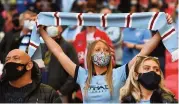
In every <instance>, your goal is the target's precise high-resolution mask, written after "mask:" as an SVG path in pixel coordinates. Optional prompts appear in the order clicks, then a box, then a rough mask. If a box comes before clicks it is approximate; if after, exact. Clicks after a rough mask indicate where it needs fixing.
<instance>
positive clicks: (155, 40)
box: [128, 13, 173, 69]
mask: <svg viewBox="0 0 179 104" xmlns="http://www.w3.org/2000/svg"><path fill="white" fill-rule="evenodd" d="M166 19H167V22H168V24H171V23H173V20H172V17H171V16H170V15H169V14H168V13H166ZM160 40H161V37H160V34H159V32H157V33H156V34H155V35H154V36H153V37H152V39H150V41H148V42H147V43H146V44H145V45H144V47H143V48H142V50H141V51H140V53H139V54H137V55H136V56H135V57H134V58H133V59H132V60H131V61H130V62H129V64H128V67H129V69H130V68H131V67H132V65H133V64H134V62H135V60H136V57H137V56H138V55H139V56H147V55H149V54H150V53H151V52H152V51H153V50H154V49H155V48H156V47H157V45H158V44H159V42H160Z"/></svg>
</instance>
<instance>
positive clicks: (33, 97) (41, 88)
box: [0, 62, 61, 103]
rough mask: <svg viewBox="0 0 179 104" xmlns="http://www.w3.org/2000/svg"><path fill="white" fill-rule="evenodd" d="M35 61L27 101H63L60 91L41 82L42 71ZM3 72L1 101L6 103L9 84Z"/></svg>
mask: <svg viewBox="0 0 179 104" xmlns="http://www.w3.org/2000/svg"><path fill="white" fill-rule="evenodd" d="M33 63H34V66H33V68H32V80H33V83H32V87H30V89H28V90H27V92H26V93H25V94H24V95H25V97H24V100H25V101H24V102H25V103H61V99H60V97H59V95H58V93H57V92H56V91H55V90H54V89H53V88H52V87H50V86H48V85H45V84H41V83H40V82H41V73H40V70H39V67H38V65H37V64H36V63H35V62H33ZM7 83H8V81H7V80H6V75H5V74H4V73H3V74H2V77H1V79H0V103H5V102H6V101H5V98H4V95H5V93H6V88H7V87H8V85H9V84H7Z"/></svg>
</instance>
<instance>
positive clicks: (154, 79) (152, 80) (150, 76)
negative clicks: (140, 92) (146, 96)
mask: <svg viewBox="0 0 179 104" xmlns="http://www.w3.org/2000/svg"><path fill="white" fill-rule="evenodd" d="M160 81H161V77H160V75H158V74H156V73H155V72H154V71H151V72H148V73H139V78H138V82H139V83H140V84H141V85H142V86H143V87H144V88H146V89H148V90H154V89H157V88H158V87H159V83H160Z"/></svg>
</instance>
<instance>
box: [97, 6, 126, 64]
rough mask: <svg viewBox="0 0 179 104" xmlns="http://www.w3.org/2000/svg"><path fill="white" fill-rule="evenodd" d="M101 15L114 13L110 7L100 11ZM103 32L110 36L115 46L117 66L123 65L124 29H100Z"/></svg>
mask: <svg viewBox="0 0 179 104" xmlns="http://www.w3.org/2000/svg"><path fill="white" fill-rule="evenodd" d="M100 13H103V14H106V13H107V14H110V13H112V11H111V9H110V8H108V7H103V8H102V9H101V11H100ZM99 29H101V30H102V31H105V32H106V34H107V35H108V36H109V38H110V39H111V41H112V43H113V46H114V51H115V60H116V66H115V67H119V66H121V65H122V40H123V36H122V33H121V31H122V28H119V27H105V28H103V27H99Z"/></svg>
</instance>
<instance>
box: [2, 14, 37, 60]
mask: <svg viewBox="0 0 179 104" xmlns="http://www.w3.org/2000/svg"><path fill="white" fill-rule="evenodd" d="M33 16H36V14H35V13H33V12H31V11H26V12H24V13H22V14H21V15H20V16H19V15H18V14H15V15H14V18H13V20H12V23H13V30H12V31H11V32H9V33H6V34H5V37H4V38H3V40H2V42H1V43H0V52H1V54H0V59H1V61H2V63H4V62H5V57H6V55H7V53H8V52H9V51H11V50H12V49H17V48H19V47H20V48H23V47H24V48H25V49H24V50H27V46H28V43H29V39H30V34H31V30H32V27H33V25H34V24H35V22H33V21H30V20H31V19H32V17H33ZM11 37H13V38H11ZM23 38H24V39H25V38H26V39H27V41H25V42H26V43H24V44H22V43H21V42H24V40H23Z"/></svg>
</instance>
